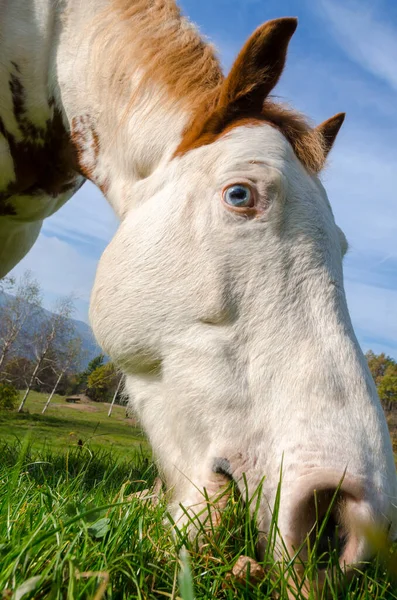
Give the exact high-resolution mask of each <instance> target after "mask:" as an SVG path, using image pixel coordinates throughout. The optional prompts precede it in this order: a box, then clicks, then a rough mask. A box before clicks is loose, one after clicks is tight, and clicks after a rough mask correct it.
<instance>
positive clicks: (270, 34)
mask: <svg viewBox="0 0 397 600" xmlns="http://www.w3.org/2000/svg"><path fill="white" fill-rule="evenodd" d="M0 16H1V22H2V23H4V22H7V23H8V25H7V27H8V29H7V30H6V31H7V32H8V31H11V32H12V31H16V27H17V25H18V26H20V27H21V29H22V30H24V31H25V30H26V31H25V35H26V36H27V37H26V43H24V45H23V46H24V47H23V50H22V46H21V49H20V50H18V48H17V47H19V46H18V44H17V41H16V38H15V39H13V38H12V35H11V37H10V34H7V35H6V36H5V37H4V39H3V38H2V39H1V42H0V43H1V52H2V54H1V57H2V58H1V61H2V62H1V69H2V71H1V77H2V80H3V81H4V82H6V85H2V86H1V90H2V91H1V92H0V94H2V95H1V96H0V98H1V103H0V117H1V121H0V125H1V129H0V144H1V145H2V148H3V152H2V154H1V157H2V158H1V163H0V164H1V175H0V185H1V187H0V191H1V195H0V202H1V204H0V206H1V207H2V209H1V210H2V213H1V214H2V216H1V217H0V228H1V229H0V231H1V232H2V234H3V235H2V247H1V249H0V257H1V265H2V268H3V272H6V271H7V270H9V269H10V268H11V267H12V266H13V265H14V264H15V263H16V262H17V261H18V260H20V258H21V257H22V256H23V255H24V254H25V253H26V252H27V251H28V249H29V247H30V246H31V245H32V244H33V242H34V240H35V238H36V237H37V235H38V232H39V230H40V226H41V222H42V220H43V218H44V217H45V216H48V215H49V214H51V213H52V212H53V211H54V210H57V209H58V208H59V206H60V205H62V204H63V203H64V202H65V201H66V200H67V199H68V198H69V197H70V196H71V195H72V194H73V193H74V191H75V190H76V189H77V188H78V187H79V185H81V182H82V181H83V180H84V178H89V179H91V180H92V181H93V182H94V183H95V184H96V185H97V186H98V187H99V188H100V189H101V190H102V191H103V193H104V194H105V196H106V197H107V199H108V200H109V202H110V203H111V205H112V206H113V208H114V210H115V211H116V212H117V214H118V216H119V217H120V220H121V222H120V227H119V229H118V231H117V233H116V235H115V236H114V239H113V240H112V241H111V243H110V244H109V246H108V248H107V249H106V251H105V252H104V255H103V257H102V258H101V261H100V264H99V267H98V272H97V277H96V282H95V286H94V290H93V294H92V301H91V310H90V318H91V322H92V326H93V329H94V332H95V335H96V336H97V338H98V340H99V341H100V343H101V344H102V346H103V348H104V349H105V350H106V351H107V352H108V353H109V355H110V356H111V357H112V359H113V360H114V361H115V362H116V363H117V364H118V365H119V366H120V368H121V369H122V370H123V372H124V373H125V375H126V389H127V391H128V394H129V397H130V402H131V403H132V405H133V406H134V407H135V409H136V411H137V413H138V415H139V416H140V419H141V421H142V424H143V426H144V428H145V430H146V431H147V433H148V436H149V438H150V441H151V443H152V445H153V448H154V451H155V453H156V455H157V457H158V459H159V465H160V467H161V469H162V471H163V473H164V476H165V479H166V481H167V484H168V486H169V487H170V488H171V489H172V490H173V504H172V505H171V507H173V508H172V510H173V513H174V516H175V518H176V519H177V521H178V522H179V524H181V523H183V520H184V519H186V513H185V512H184V511H181V510H180V509H179V504H180V503H182V504H183V505H184V506H185V507H187V508H189V507H190V510H191V511H192V512H193V513H196V512H198V511H199V510H200V509H201V507H202V505H203V490H204V489H206V490H207V492H208V493H209V494H210V496H214V495H216V494H217V493H218V492H219V491H220V490H222V487H223V485H224V484H225V481H226V480H227V478H230V477H232V478H233V479H234V480H235V481H236V482H237V483H238V485H239V486H240V487H241V489H242V490H243V489H244V486H245V482H246V484H247V485H248V492H249V493H253V492H254V490H255V489H256V487H257V486H258V485H259V483H260V482H261V481H262V479H263V477H264V476H265V477H266V479H265V482H264V485H263V498H262V503H261V510H260V514H259V527H260V530H261V531H262V532H264V533H266V531H267V530H268V527H269V521H270V516H271V507H272V505H273V503H274V501H275V497H276V490H277V485H278V482H279V477H280V468H281V465H282V467H283V472H282V478H283V481H282V496H281V504H280V512H279V526H280V532H281V534H282V536H283V537H284V540H285V541H286V544H287V547H289V548H290V549H291V551H293V548H296V547H297V546H299V545H300V544H301V543H302V542H303V540H304V536H305V535H306V534H307V533H308V531H309V530H310V529H311V527H312V526H313V523H314V512H315V510H314V504H313V490H314V489H316V490H318V491H319V494H320V496H319V497H320V501H321V502H322V503H323V504H324V506H325V507H326V506H328V503H329V496H330V495H331V496H332V494H333V493H334V492H335V490H337V489H338V486H339V483H340V481H341V479H343V482H342V484H341V487H340V490H339V496H338V507H337V513H335V520H336V522H337V523H338V524H339V525H340V527H342V528H343V535H344V537H345V544H344V546H343V549H342V550H341V555H340V561H341V564H342V565H344V564H346V563H349V564H350V563H356V562H359V561H361V560H363V559H365V558H366V557H367V556H368V555H369V553H370V550H369V547H368V545H367V543H366V541H365V536H364V535H363V532H362V531H363V529H360V527H361V525H362V526H363V528H364V529H365V527H366V526H367V525H368V524H370V523H373V522H376V523H378V524H379V525H380V526H381V527H386V528H387V527H389V526H390V525H391V535H393V531H394V529H393V528H395V523H396V514H395V510H396V509H395V500H396V498H397V483H396V474H395V467H394V461H393V453H392V449H391V444H390V438H389V435H388V431H387V426H386V422H385V419H384V416H383V413H382V409H381V406H380V403H379V399H378V397H377V394H376V389H375V386H374V384H373V381H372V378H371V375H370V373H369V371H368V367H367V365H366V362H365V359H364V357H363V355H362V352H361V350H360V348H359V346H358V343H357V340H356V338H355V335H354V332H353V329H352V325H351V322H350V317H349V314H348V309H347V306H346V300H345V295H344V290H343V274H342V258H343V254H344V253H345V251H346V247H347V244H346V240H345V238H344V235H343V233H342V232H341V231H340V230H339V228H338V227H337V226H336V224H335V221H334V218H333V215H332V211H331V207H330V205H329V202H328V199H327V196H326V192H325V190H324V188H323V187H322V185H321V182H320V180H319V177H318V174H319V172H320V170H321V168H322V166H323V164H324V162H325V159H326V156H327V153H328V152H329V150H330V149H331V147H332V145H333V142H334V139H335V137H336V135H337V133H338V130H339V128H340V126H341V124H342V121H343V115H336V116H335V117H334V118H332V119H330V120H328V121H326V122H325V123H323V124H322V125H321V126H319V127H318V128H315V129H313V128H311V127H310V126H309V125H308V124H307V123H306V121H305V120H304V119H303V118H301V117H300V116H299V115H297V114H296V113H295V112H294V111H291V110H287V109H285V108H283V107H281V106H279V105H278V104H276V103H274V102H272V101H271V100H269V94H270V92H271V91H272V89H273V88H274V86H275V85H276V83H277V81H278V78H279V77H280V75H281V72H282V70H283V66H284V62H285V58H286V53H287V47H288V43H289V41H290V38H291V36H292V35H293V33H294V31H295V28H296V21H295V20H294V19H279V20H275V21H271V22H269V23H266V24H265V25H263V26H262V27H261V28H259V29H258V30H257V31H256V32H255V33H254V34H253V36H252V37H251V38H250V39H249V40H248V42H247V44H246V45H245V46H244V48H243V49H242V51H241V52H240V54H239V56H238V57H237V59H236V61H235V63H234V65H233V67H232V70H231V72H230V74H229V75H228V77H226V78H225V77H224V76H223V75H222V73H221V70H220V67H219V64H218V62H217V60H216V58H215V56H214V53H213V50H212V48H211V47H210V46H208V44H205V43H204V42H203V41H202V40H201V39H200V37H199V35H198V33H197V32H196V31H195V30H194V28H193V27H192V26H191V25H190V24H189V23H188V22H187V21H185V20H184V19H183V18H182V17H181V16H180V14H179V12H178V10H177V8H176V6H175V5H174V3H173V1H172V0H156V1H154V2H150V1H149V0H136V1H134V2H132V1H128V0H97V1H96V2H94V1H93V0H92V1H90V2H89V1H87V2H84V3H83V2H79V1H77V0H68V1H66V0H65V1H63V2H54V1H48V0H47V1H46V0H40V1H37V2H35V3H34V4H33V3H32V4H30V3H27V2H26V1H23V0H18V1H17V2H15V1H14V2H13V3H3V5H1V8H0ZM32 23H36V27H33V25H32ZM21 24H22V25H21ZM10 40H11V41H10ZM50 164H51V168H49V165H50ZM321 502H320V503H321ZM320 516H321V515H320ZM359 525H360V526H359Z"/></svg>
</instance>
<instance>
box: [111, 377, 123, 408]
mask: <svg viewBox="0 0 397 600" xmlns="http://www.w3.org/2000/svg"><path fill="white" fill-rule="evenodd" d="M122 381H123V376H121V377H120V381H119V383H118V385H117V389H116V391H115V392H114V396H113V400H112V403H111V405H110V408H109V412H108V417H110V415H111V414H112V410H113V406H114V403H115V401H116V397H117V394H118V393H119V389H120V387H121V382H122Z"/></svg>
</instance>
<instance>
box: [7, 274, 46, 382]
mask: <svg viewBox="0 0 397 600" xmlns="http://www.w3.org/2000/svg"><path fill="white" fill-rule="evenodd" d="M0 292H1V294H2V296H3V297H2V304H1V305H0V371H1V370H2V369H3V368H4V364H5V362H6V360H7V359H8V357H9V356H10V354H11V353H12V351H13V350H14V349H15V346H16V344H17V343H20V342H21V337H22V335H27V331H28V330H29V327H30V325H31V322H32V321H33V320H34V318H35V317H36V315H37V314H38V312H39V311H40V308H41V290H40V285H39V283H38V282H37V281H36V279H34V278H33V277H32V273H31V272H30V271H25V273H24V274H23V275H22V276H21V277H20V278H19V280H15V279H14V278H11V277H8V278H4V279H3V280H2V281H1V285H0Z"/></svg>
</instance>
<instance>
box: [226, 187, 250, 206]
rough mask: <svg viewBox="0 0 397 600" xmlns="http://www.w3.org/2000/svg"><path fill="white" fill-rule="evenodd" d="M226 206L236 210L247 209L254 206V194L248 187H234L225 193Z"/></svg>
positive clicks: (227, 189)
mask: <svg viewBox="0 0 397 600" xmlns="http://www.w3.org/2000/svg"><path fill="white" fill-rule="evenodd" d="M223 199H224V201H225V202H226V204H229V206H233V207H235V208H247V207H251V206H252V204H253V194H252V191H251V188H250V187H249V186H248V185H232V186H230V187H229V188H226V189H225V190H224V192H223Z"/></svg>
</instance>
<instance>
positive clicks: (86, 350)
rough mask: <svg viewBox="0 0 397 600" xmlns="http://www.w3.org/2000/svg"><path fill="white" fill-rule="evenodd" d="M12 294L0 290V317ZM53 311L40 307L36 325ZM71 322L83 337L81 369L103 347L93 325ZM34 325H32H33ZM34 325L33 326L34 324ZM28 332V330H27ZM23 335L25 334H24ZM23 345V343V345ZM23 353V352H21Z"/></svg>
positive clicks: (38, 325) (100, 351)
mask: <svg viewBox="0 0 397 600" xmlns="http://www.w3.org/2000/svg"><path fill="white" fill-rule="evenodd" d="M11 297H12V296H10V295H9V294H6V293H4V292H0V319H1V309H2V307H4V306H6V304H7V302H8V301H9V299H10V298H11ZM52 314H53V313H52V312H51V311H49V310H47V309H45V308H40V309H39V310H38V311H37V314H36V316H35V325H34V326H35V327H38V328H39V327H40V324H42V323H44V322H45V321H47V320H48V319H49V318H51V316H52ZM69 321H70V323H71V324H72V326H73V327H74V329H75V331H76V334H77V335H78V336H79V337H80V338H81V342H82V344H81V346H82V356H83V358H82V360H81V362H80V365H79V369H80V370H83V369H85V368H86V366H87V365H88V363H89V362H90V360H92V359H93V358H95V356H98V354H101V353H102V350H101V347H100V346H98V344H97V343H96V341H95V338H94V334H93V333H92V329H91V327H90V326H89V325H88V324H87V323H84V321H78V320H77V319H69ZM31 326H32V325H31ZM32 327H33V326H32ZM27 333H28V332H27ZM22 335H23V334H22ZM21 347H22V345H21ZM21 353H22V352H21ZM28 358H29V357H28Z"/></svg>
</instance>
